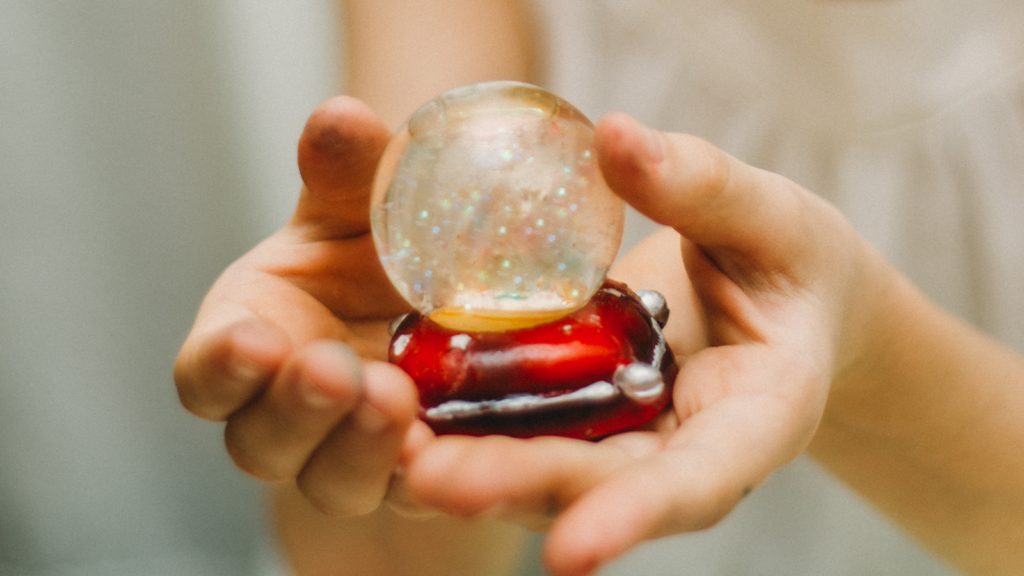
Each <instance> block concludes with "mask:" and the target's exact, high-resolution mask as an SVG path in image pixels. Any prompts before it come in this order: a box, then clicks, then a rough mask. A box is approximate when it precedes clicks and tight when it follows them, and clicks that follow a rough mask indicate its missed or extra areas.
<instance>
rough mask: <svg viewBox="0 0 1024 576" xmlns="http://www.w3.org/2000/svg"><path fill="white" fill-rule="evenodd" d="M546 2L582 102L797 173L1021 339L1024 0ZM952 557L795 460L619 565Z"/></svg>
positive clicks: (913, 272) (983, 322) (912, 268)
mask: <svg viewBox="0 0 1024 576" xmlns="http://www.w3.org/2000/svg"><path fill="white" fill-rule="evenodd" d="M536 4H537V6H538V8H539V9H540V10H541V13H542V14H543V16H544V18H543V21H544V22H545V24H546V30H547V33H546V37H545V39H546V43H547V45H548V46H549V47H550V49H551V52H550V53H551V54H552V56H553V59H552V61H551V62H550V69H549V72H550V77H549V82H548V84H549V85H550V86H552V87H553V88H554V89H555V90H556V91H557V92H559V93H561V94H562V95H563V96H565V97H566V98H567V99H569V100H570V101H572V102H575V103H577V104H578V105H579V107H580V108H581V109H582V110H583V111H584V112H585V113H587V114H588V115H591V116H594V117H598V116H600V115H601V114H603V113H605V112H608V111H612V110H621V111H626V112H629V113H631V114H633V115H635V116H637V117H638V118H640V119H642V120H644V121H647V122H649V123H652V124H653V125H655V126H658V127H660V128H663V129H670V130H677V131H685V132H690V133H694V134H696V135H699V136H701V137H703V138H706V139H708V140H710V141H711V142H713V143H715V144H717V145H719V146H721V147H723V148H725V149H726V150H728V151H730V152H731V153H733V154H734V155H736V156H738V157H739V158H741V159H742V160H744V161H746V162H748V163H751V164H754V165H757V166H760V167H763V168H767V169H770V170H773V171H776V172H779V173H782V174H784V175H786V176H789V177H790V178H792V179H793V180H795V181H797V182H799V183H801V184H802V185H804V186H806V187H808V188H810V189H811V190H814V191H815V192H817V193H819V194H821V195H822V196H824V197H826V198H828V199H829V200H831V201H832V202H834V203H836V204H837V205H838V206H839V207H840V208H841V209H842V210H843V211H844V212H845V214H846V215H847V216H848V217H849V218H850V219H851V220H852V221H853V223H854V224H855V225H856V226H857V227H858V229H859V230H860V232H861V233H862V234H864V235H865V236H866V237H867V238H868V239H870V240H871V241H872V242H874V243H875V244H876V245H877V246H878V247H879V248H880V249H881V250H882V251H883V252H884V253H885V254H886V255H887V256H888V257H889V258H890V259H891V260H892V261H893V262H894V263H895V264H896V265H897V266H898V267H899V268H900V269H902V270H903V271H905V272H906V273H907V274H908V275H909V276H910V277H911V278H912V279H913V280H914V281H915V282H916V283H917V284H918V285H919V286H921V287H922V288H923V289H924V290H925V291H926V292H927V293H929V294H930V295H931V296H932V297H933V298H934V299H935V300H936V301H938V302H939V303H941V304H942V305H943V306H945V307H946V308H947V309H950V310H951V311H953V312H955V313H957V314H960V315H961V316H963V317H965V318H966V319H968V320H969V321H971V322H973V323H975V324H976V325H978V326H980V327H982V328H984V329H985V330H987V331H989V332H991V333H992V334H994V335H995V336H997V337H998V338H1000V339H1002V340H1003V341H1005V342H1007V343H1009V344H1011V345H1013V346H1015V347H1016V348H1017V349H1018V350H1024V256H1022V255H1024V226H1022V222H1024V221H1022V216H1024V42H1021V31H1022V30H1024V4H1022V3H1020V2H1019V1H1016V0H982V1H979V2H970V3H963V2H956V1H954V0H938V1H935V0H876V1H867V0H781V1H779V2H764V1H763V0H693V1H672V0H664V1H659V0H598V1H591V0H557V1H544V2H537V3H536ZM634 222H635V223H636V221H634ZM643 229H646V227H645V226H644V225H643V224H638V225H637V226H636V227H635V228H634V230H633V231H632V234H631V237H632V238H636V237H637V236H638V235H640V233H641V231H642V230H643ZM609 521H614V520H613V519H609ZM946 570H947V569H946V568H944V567H943V566H942V565H941V563H939V562H938V561H937V560H934V559H932V558H931V557H930V556H929V555H928V554H927V553H926V552H923V551H922V550H920V549H919V548H917V547H916V546H915V545H914V544H913V543H912V542H911V541H909V539H907V538H906V537H904V536H903V535H902V534H901V533H900V532H899V531H898V530H896V529H894V528H892V527H891V526H889V525H888V524H887V523H886V522H885V521H884V520H882V519H881V518H879V517H878V516H877V515H876V514H875V513H874V512H873V511H871V509H870V508H869V507H867V506H866V505H864V504H862V503H860V502H859V501H858V499H857V498H856V497H854V496H852V495H850V494H849V493H847V492H845V491H844V490H843V489H842V488H841V487H839V486H838V484H837V483H836V482H834V481H833V480H831V479H829V478H828V477H826V476H825V475H824V474H823V473H822V472H820V471H819V470H818V469H817V468H816V467H815V466H814V464H813V463H811V462H810V461H806V460H800V461H798V462H797V463H796V464H795V465H793V466H791V467H789V468H787V469H785V470H783V471H781V472H779V473H778V474H777V475H776V476H774V477H773V478H772V479H771V480H770V481H769V482H768V483H767V484H766V485H765V486H763V487H762V488H761V489H760V490H758V491H757V492H755V493H754V495H752V496H751V497H750V498H749V499H748V500H747V501H745V502H744V503H743V504H742V505H741V506H740V507H739V509H738V510H737V511H736V513H735V514H734V515H733V516H731V517H729V518H728V519H727V520H726V521H725V522H723V523H722V525H720V526H718V527H716V528H715V529H713V530H711V531H710V532H708V533H706V534H699V535H691V536H683V537H678V538H673V539H668V540H665V541H662V542H657V543H654V544H651V545H649V546H647V547H645V549H642V550H641V551H639V552H636V553H634V554H633V555H631V556H630V557H629V558H627V559H626V560H624V561H622V562H621V563H619V564H618V565H616V566H615V567H613V568H610V569H609V570H607V572H606V573H607V574H609V575H615V574H641V573H642V574H650V575H657V574H680V573H685V574H691V573H692V574H702V575H714V574H723V575H724V574H730V575H732V574H787V575H802V574H807V575H811V574H829V575H842V574H849V575H857V574H901V575H915V574H929V575H932V574H941V573H945V571H946Z"/></svg>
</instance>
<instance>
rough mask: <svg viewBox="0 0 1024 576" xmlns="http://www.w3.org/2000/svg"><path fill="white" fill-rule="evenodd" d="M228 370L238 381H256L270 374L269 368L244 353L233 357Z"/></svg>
mask: <svg viewBox="0 0 1024 576" xmlns="http://www.w3.org/2000/svg"><path fill="white" fill-rule="evenodd" d="M228 371H229V372H230V374H231V378H232V379H234V380H235V381H236V382H256V381H259V380H263V379H264V378H267V377H268V376H269V375H270V369H269V368H267V367H266V366H264V365H262V364H260V363H259V362H256V361H255V360H253V359H251V358H249V357H247V356H244V355H242V354H234V355H233V356H232V357H231V360H230V362H228Z"/></svg>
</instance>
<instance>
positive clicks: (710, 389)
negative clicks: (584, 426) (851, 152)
mask: <svg viewBox="0 0 1024 576" xmlns="http://www.w3.org/2000/svg"><path fill="white" fill-rule="evenodd" d="M596 138H597V150H598V156H599V159H600V162H601V166H602V170H603V171H604V174H605V177H606V179H607V180H608V182H609V184H610V185H611V186H612V188H613V189H614V190H615V191H616V192H617V193H619V194H620V195H621V196H623V198H625V199H626V200H627V201H629V202H630V203H632V204H633V205H634V206H635V207H637V208H638V209H639V210H641V211H642V212H644V213H645V214H647V215H648V216H650V217H651V218H654V219H656V220H658V221H660V222H661V223H663V224H666V225H668V226H670V227H671V228H672V229H673V230H674V232H675V233H674V236H675V241H676V242H679V244H678V246H679V248H677V251H678V253H680V254H681V256H682V260H683V261H684V262H685V264H686V273H687V274H686V275H684V274H682V273H679V272H678V271H666V270H665V269H664V268H662V269H661V270H662V273H661V274H660V283H656V284H655V286H664V287H666V288H667V289H668V293H670V294H673V295H674V296H673V298H675V302H674V304H680V305H682V306H685V305H686V301H685V300H682V301H681V300H679V299H678V294H679V292H678V291H677V292H672V290H673V288H674V287H678V286H679V285H681V284H685V283H687V282H688V281H689V282H690V283H692V286H693V290H694V293H695V294H696V296H697V300H698V301H699V306H700V308H701V310H700V311H701V312H702V314H701V315H702V316H703V317H704V318H705V319H706V324H705V334H706V336H707V343H708V346H707V347H706V348H703V349H701V350H699V351H697V352H696V353H694V354H692V355H690V356H689V357H687V358H686V359H685V362H684V364H683V367H682V371H681V373H680V375H679V379H678V380H677V382H676V388H675V408H674V412H675V413H674V416H675V417H674V418H671V417H669V418H666V419H665V422H663V423H662V426H661V428H660V429H659V430H658V431H653V432H635V433H629V434H623V435H620V436H617V437H613V438H609V439H607V440H605V441H603V442H600V443H596V444H587V443H580V442H572V441H566V440H561V439H551V438H540V439H532V440H514V439H508V438H499V437H490V438H482V439H467V438H442V439H439V440H438V441H437V442H434V443H432V444H431V445H429V446H426V447H425V448H424V450H423V451H422V452H419V453H418V454H417V455H416V457H415V459H414V461H413V463H412V465H411V466H410V468H409V474H408V478H409V482H410V486H411V487H412V491H413V493H414V494H416V495H417V496H418V497H419V498H421V499H422V500H423V501H425V502H427V503H429V504H431V505H434V506H438V507H440V508H442V509H446V510H454V511H458V512H460V513H464V514H474V513H481V512H489V513H492V514H493V513H495V511H498V512H500V513H502V514H505V515H507V517H509V518H515V519H517V520H520V521H526V522H529V523H531V524H534V525H544V524H547V523H550V532H549V536H548V539H547V543H546V546H545V560H546V563H547V566H548V567H549V568H550V570H551V571H552V573H554V574H558V575H570V574H589V573H592V572H593V571H594V570H596V569H597V568H598V567H600V566H601V565H603V564H605V563H607V562H608V561H610V560H612V559H614V558H615V557H617V556H619V555H620V554H622V553H624V552H626V551H627V550H629V549H631V548H632V547H633V546H635V545H636V544H638V543H639V542H641V541H643V540H645V539H649V538H655V537H659V536H662V535H666V534H671V533H679V532H688V531H693V530H699V529H702V528H706V527H708V526H711V525H713V524H714V523H716V522H717V521H718V520H720V519H721V518H722V517H723V516H724V515H725V514H727V513H728V512H729V511H730V510H731V509H732V508H733V507H734V506H735V505H736V503H737V502H738V501H739V500H740V499H741V498H742V497H743V495H744V494H746V493H747V492H749V491H750V490H751V489H752V488H754V487H756V486H757V485H758V484H759V483H760V482H762V481H763V480H764V478H765V477H766V476H767V475H768V474H770V473H771V472H772V471H773V470H775V469H777V468H778V467H780V466H782V465H784V464H786V463H787V462H788V461H790V460H791V459H792V458H793V457H794V456H796V455H797V454H799V453H800V452H801V451H803V450H805V449H808V448H809V449H810V453H811V455H812V456H814V457H815V458H817V459H818V460H820V461H821V462H822V463H823V464H824V465H825V466H826V467H828V468H829V469H830V470H831V471H832V472H833V473H834V474H835V475H836V476H838V477H839V478H840V479H842V480H843V481H845V482H847V483H848V484H849V485H850V486H851V487H853V488H854V489H856V490H858V491H859V492H860V493H861V494H862V495H863V496H865V497H866V498H868V499H869V500H870V501H872V502H873V503H875V504H876V505H877V506H878V507H879V508H880V509H882V510H883V511H885V512H886V513H888V514H889V515H890V516H891V517H892V518H893V519H894V520H895V521H897V522H899V523H900V524H901V525H902V526H904V527H905V528H906V529H907V530H908V531H909V532H910V533H911V534H913V535H914V536H916V537H917V538H918V539H919V540H920V541H921V542H923V543H924V544H925V545H927V546H929V547H931V548H932V549H933V550H935V551H936V552H937V553H938V554H939V555H941V556H943V557H944V558H946V559H947V560H948V561H950V562H951V563H952V564H953V565H955V566H957V567H959V568H962V569H964V570H966V571H968V572H970V573H975V574H1009V573H1016V572H1019V571H1021V569H1022V568H1024V554H1022V553H1021V550H1024V528H1022V527H1024V504H1022V502H1024V498H1022V496H1024V488H1022V486H1024V462H1022V460H1021V458H1020V457H1019V454H1020V452H1019V450H1020V447H1021V446H1022V445H1024V427H1022V426H1020V424H1019V414H1021V413H1024V412H1022V411H1024V387H1022V386H1021V385H1020V383H1021V382H1024V360H1022V359H1021V358H1020V357H1019V356H1017V355H1015V354H1014V353H1012V352H1011V351H1009V350H1007V349H1005V348H1004V347H1002V346H1000V345H999V344H998V343H995V342H993V341H991V340H989V339H987V338H986V337H984V336H983V335H981V334H980V333H978V332H977V331H975V330H973V329H972V328H970V327H969V326H967V325H965V324H964V323H962V322H960V321H958V320H956V319H954V318H952V317H951V316H949V315H947V314H945V313H944V312H942V311H941V310H939V309H937V308H936V307H935V306H934V305H932V304H931V303H929V302H928V301H927V299H925V298H924V297H923V296H922V295H921V294H920V293H919V292H918V291H917V290H916V289H914V288H913V287H912V286H911V285H910V284H909V283H908V282H907V281H906V280H905V279H904V278H902V277H901V276H900V275H899V274H898V273H897V272H896V271H895V270H893V269H892V268H891V267H890V266H889V265H888V264H887V263H886V262H885V261H884V260H883V259H882V258H881V257H880V256H879V255H878V254H877V253H876V252H875V251H874V250H873V249H871V247H870V246H868V245H867V244H866V243H865V242H864V241H863V240H862V239H860V238H859V237H858V236H857V235H856V234H855V233H854V232H853V231H852V229H851V228H850V226H849V225H848V224H847V223H846V222H845V221H844V220H843V218H842V217H841V216H840V215H839V214H838V213H837V212H836V211H835V210H834V209H833V208H832V207H831V206H829V205H827V204H826V203H824V202H823V201H822V200H820V199H819V198H818V197H816V196H814V195H812V194H810V193H809V192H807V191H805V190H803V189H801V188H800V187H799V186H797V185H796V184H794V183H792V182H789V181H788V180H786V179H784V178H782V177H780V176H777V175H774V174H771V173H767V172H764V171H761V170H758V169H755V168H752V167H750V166H746V165H744V164H742V163H740V162H739V161H737V160H735V159H734V158H731V157H729V156H728V155H726V154H725V153H723V152H721V151H719V150H717V149H715V148H714V147H712V146H710V145H709V144H707V143H706V142H702V141H700V140H698V139H696V138H693V137H692V136H687V135H681V134H661V133H657V132H654V131H651V130H649V129H646V128H644V127H642V126H640V125H639V124H637V123H636V122H634V121H632V120H631V119H629V118H626V117H624V116H620V115H616V116H612V117H609V118H606V119H604V120H603V121H602V122H601V123H600V124H599V125H598V128H597V135H596ZM670 234H671V233H670ZM660 241H661V242H665V240H664V238H662V239H661V240H660ZM652 242H654V244H650V245H648V246H646V247H641V248H639V250H640V252H641V254H642V253H643V252H648V253H649V255H648V257H649V258H651V260H649V261H656V260H653V258H654V257H655V255H657V257H660V258H661V259H662V261H663V259H664V258H665V255H666V254H668V253H670V251H669V250H670V245H668V244H664V243H663V244H661V245H660V246H658V245H657V243H658V242H659V240H654V241H652ZM634 257H642V256H641V255H640V254H638V255H635V256H634ZM687 275H688V276H689V280H687ZM683 293H684V294H685V291H683ZM527 463H529V465H528V466H527V465H526V464H527ZM442 479H444V480H442Z"/></svg>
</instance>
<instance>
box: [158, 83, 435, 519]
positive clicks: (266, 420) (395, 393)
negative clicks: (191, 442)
mask: <svg viewBox="0 0 1024 576" xmlns="http://www.w3.org/2000/svg"><path fill="white" fill-rule="evenodd" d="M389 137H390V133H389V131H388V129H387V128H386V127H385V126H384V125H383V124H382V123H381V122H380V120H378V119H377V117H376V116H375V115H374V114H373V113H372V112H371V111H370V110H369V109H368V108H366V107H365V106H364V105H362V104H361V103H359V102H357V101H354V100H351V99H345V98H336V99H333V100H330V101H328V102H326V103H325V104H324V105H322V106H321V107H320V108H319V109H318V110H317V111H315V112H314V113H313V115H312V116H311V117H310V119H309V122H308V123H307V125H306V129H305V131H304V132H303V135H302V138H301V141H300V143H299V168H300V171H301V173H302V177H303V181H304V182H305V186H304V188H303V190H302V196H301V198H300V200H299V203H298V206H297V208H296V211H295V215H294V216H293V218H292V219H291V221H290V222H288V224H287V225H286V226H285V227H284V228H282V229H281V230H280V231H278V232H277V233H276V234H274V235H273V236H271V237H270V238H269V239H267V240H266V241H264V242H263V243H261V244H260V245H258V246H256V247H255V248H254V249H253V250H252V251H250V252H249V253H248V254H246V255H245V256H243V257H242V258H241V259H239V260H238V261H236V262H235V263H233V264H232V265H231V266H230V267H229V268H228V269H227V270H226V271H225V272H224V273H223V275H222V276H221V277H220V278H219V279H218V280H217V282H216V284H215V285H214V286H213V288H212V289H211V290H210V292H209V294H208V295H207V297H206V299H205V301H204V302H203V305H202V307H201V309H200V311H199V315H198V318H197V320H196V323H195V326H194V328H193V330H192V332H191V334H190V335H189V336H188V339H187V340H186V342H185V344H184V346H183V347H182V349H181V352H180V354H179V356H178V360H177V364H176V366H175V380H176V382H177V385H178V392H179V395H180V397H181V401H182V403H183V404H184V405H185V407H186V408H188V409H189V410H190V411H192V412H193V413H195V414H196V415H198V416H200V417H203V418H207V419H211V420H223V421H227V428H226V432H225V437H226V444H227V449H228V452H229V453H230V454H231V456H232V458H234V460H235V462H236V463H237V464H238V466H239V467H241V468H242V469H244V470H246V471H247V472H249V473H251V474H253V475H255V476H257V477H259V478H261V479H264V480H270V481H280V480H295V481H296V482H297V484H298V486H299V488H300V490H302V492H303V493H304V494H305V495H306V497H307V498H308V499H309V500H310V501H312V502H313V503H314V504H315V505H317V506H318V507H319V508H321V509H323V510H326V511H330V512H334V513H357V512H365V511H368V510H372V509H373V508H375V507H376V506H377V505H378V504H379V503H380V502H381V500H382V498H383V497H384V496H385V492H386V490H387V488H388V483H389V479H390V477H391V474H392V471H393V470H394V468H395V466H396V463H397V462H398V460H399V456H400V453H401V450H402V447H403V443H404V442H405V441H406V438H407V436H408V435H409V433H410V431H412V432H414V433H415V432H417V431H419V432H423V433H424V434H427V433H428V432H427V431H426V429H425V427H424V426H423V425H422V424H418V423H416V420H415V415H416V393H415V388H414V387H413V385H412V383H411V381H410V380H409V379H408V377H407V376H406V375H405V374H404V373H403V372H401V371H400V370H398V369H397V368H395V367H393V366H391V365H389V364H387V363H385V362H381V361H376V360H372V359H374V358H376V359H380V358H382V357H383V355H384V353H385V350H386V343H387V338H388V336H387V321H388V320H390V319H392V318H394V317H395V316H396V315H398V314H399V313H401V312H404V311H405V306H406V305H405V303H404V302H403V301H402V300H401V298H400V297H399V296H398V295H397V294H396V293H395V292H394V291H393V289H392V288H391V285H390V283H389V282H388V280H387V279H386V277H385V275H384V272H383V270H382V269H381V268H380V265H379V262H378V260H377V256H376V253H375V250H374V247H373V242H372V239H371V237H370V234H369V193H370V185H371V181H372V179H373V174H374V170H375V167H376V164H377V160H378V158H379V157H380V154H381V152H382V151H383V149H384V146H385V145H386V144H387V142H388V139H389ZM414 436H415V434H414Z"/></svg>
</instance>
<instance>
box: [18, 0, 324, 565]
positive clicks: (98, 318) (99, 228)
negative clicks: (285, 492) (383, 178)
mask: <svg viewBox="0 0 1024 576" xmlns="http://www.w3.org/2000/svg"><path fill="white" fill-rule="evenodd" d="M337 19H338V14H337V6H336V3H335V2H331V1H328V0H288V1H287V2H284V1H279V0H274V1H269V2H267V1H259V2H257V1H256V0H230V1H226V2H204V1H199V0H183V1H176V2H163V1H159V0H138V1H132V2H127V1H123V0H95V1H91V2H77V1H71V0H67V1H62V0H44V1H42V2H37V1H35V0H2V1H0V574H2V575H4V576H20V575H32V576H36V575H41V574H45V575H58V574H59V575H63V574H68V575H71V574H74V575H76V576H93V575H95V576H114V575H148V574H153V575H157V574H161V575H167V574H182V575H194V574H204V575H205V574H209V575H232V574H243V573H244V574H249V573H254V570H256V569H257V568H256V567H257V566H259V565H260V563H261V562H262V560H261V554H263V552H265V551H263V552H261V545H262V541H263V540H264V539H265V536H264V533H263V514H264V512H263V510H262V507H261V501H260V498H261V494H260V490H259V487H258V485H257V483H256V482H255V481H252V480H250V479H249V478H246V477H245V476H244V475H242V474H241V473H240V472H238V471H237V470H235V469H234V467H233V466H232V465H231V463H230V460H229V458H228V457H227V455H226V454H225V452H224V450H223V446H222V443H221V436H220V426H219V425H217V424H211V423H205V422H201V421H199V420H198V419H196V418H194V417H192V416H190V415H188V414H187V413H186V412H185V410H183V409H182V408H181V407H180V405H179V404H178V400H177V397H176V395H175V391H174V385H173V383H172V379H171V368H172V363H173V359H174V355H175V353H176V351H177V347H178V345H179V344H180V343H181V340H182V339H183V338H184V336H185V333H186V331H187V330H188V328H189V326H190V325H191V322H192V319H193V316H194V313H195V310H196V308H197V306H198V304H199V301H200V299H201V298H202V296H203V294H204V293H205V291H206V289H207V287H208V286H209V285H210V283H211V282H212V281H213V280H214V278H215V277H216V275H217V273H218V272H219V271H220V270H221V269H222V268H223V267H224V266H225V265H227V264H228V263H229V262H230V261H231V260H233V259H234V258H236V257H237V256H238V255H240V254H241V253H242V252H243V251H244V250H246V249H247V248H248V247H249V246H251V245H252V244H254V243H255V242H256V241H257V240H258V239H259V238H260V237H262V236H264V235H266V234H267V233H268V232H269V231H271V230H272V229H274V228H275V227H277V226H278V225H280V223H281V222H282V221H283V220H284V219H285V218H286V217H287V216H288V213H289V211H290V209H291V206H292V204H293V202H294V198H295V195H296V193H297V192H298V189H299V186H300V180H299V177H298V173H297V171H296V169H295V145H296V142H297V139H298V135H299V133H300V132H301V130H302V126H303V123H304V122H305V118H306V116H307V115H308V113H309V112H310V111H311V110H312V109H313V108H314V107H315V106H316V104H317V103H318V102H319V101H320V100H322V99H324V98H326V97H328V96H330V95H332V94H334V93H335V92H336V91H337V80H338V76H339V75H338V61H339V58H338V50H339V43H338V40H337V31H338V26H337Z"/></svg>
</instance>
